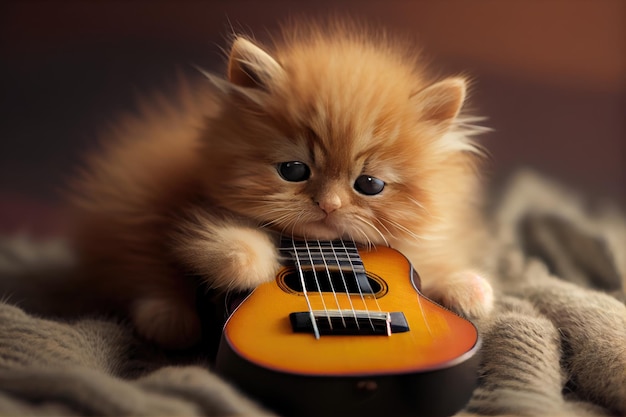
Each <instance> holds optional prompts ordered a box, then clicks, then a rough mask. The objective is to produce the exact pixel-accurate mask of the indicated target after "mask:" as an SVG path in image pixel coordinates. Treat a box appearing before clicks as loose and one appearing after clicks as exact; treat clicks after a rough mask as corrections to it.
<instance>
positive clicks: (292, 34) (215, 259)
mask: <svg viewBox="0 0 626 417" xmlns="http://www.w3.org/2000/svg"><path fill="white" fill-rule="evenodd" d="M284 35H285V36H284V37H283V40H282V41H276V44H275V46H274V47H273V48H264V47H261V46H259V45H257V44H256V43H254V42H253V41H251V40H249V39H247V38H245V37H236V38H235V39H234V41H233V44H232V48H231V50H230V56H229V60H228V68H227V77H226V79H222V78H220V77H217V76H215V75H212V74H205V75H206V77H207V78H208V80H204V83H203V84H200V85H197V86H194V87H193V89H190V88H187V89H186V90H185V91H181V93H180V99H181V100H179V101H181V102H182V104H180V105H178V107H177V105H176V104H173V103H174V102H176V100H172V101H171V103H172V104H169V103H168V101H167V100H164V99H160V100H154V101H153V102H151V103H149V104H146V105H144V109H143V114H142V115H141V116H137V117H134V118H133V117H128V118H126V119H125V120H123V121H122V122H120V123H119V125H118V126H117V127H116V129H115V130H114V131H112V132H111V133H110V135H109V136H110V137H105V145H104V149H103V150H102V152H100V153H97V154H94V155H92V156H91V158H90V159H89V160H88V164H87V169H86V170H85V172H84V175H83V176H82V177H81V178H80V179H79V180H78V181H77V183H76V193H75V196H74V202H75V205H76V207H77V209H78V210H77V216H78V217H77V227H76V234H75V242H76V246H77V249H78V251H79V254H80V257H81V260H82V265H83V267H84V268H85V271H86V274H85V275H87V276H89V277H90V278H89V284H90V285H91V288H92V291H94V292H95V293H96V294H98V296H100V297H102V299H103V300H104V301H105V302H108V303H112V305H113V306H115V307H116V308H120V309H123V311H125V312H126V313H127V314H129V315H130V317H131V318H132V321H133V323H134V324H135V326H136V328H137V330H138V331H139V333H140V334H142V335H143V336H144V337H146V338H148V339H150V340H153V341H155V342H157V343H158V344H160V345H162V346H165V347H168V348H183V347H187V346H190V345H193V344H194V343H196V342H197V341H198V340H199V338H200V321H199V318H198V316H197V313H196V310H195V307H194V297H195V290H196V288H195V283H194V281H193V280H192V279H190V278H189V277H186V276H185V275H189V274H196V275H199V276H200V277H201V278H202V280H203V281H204V282H205V283H206V284H207V285H208V286H210V287H213V288H216V289H220V290H228V289H237V290H242V289H251V288H254V287H255V286H257V285H258V284H260V283H263V282H266V281H269V280H272V279H274V277H275V273H276V272H277V270H278V268H279V267H280V262H279V255H278V250H277V247H276V245H277V242H278V241H277V239H276V236H277V235H278V234H280V233H284V234H286V235H290V236H291V235H293V236H297V237H302V238H308V239H335V238H346V239H352V240H355V241H357V242H360V243H363V244H372V245H388V246H391V247H393V248H395V249H397V250H399V251H401V252H402V253H404V254H405V255H406V256H407V257H408V258H409V260H410V261H411V262H412V264H413V265H414V266H415V268H416V269H417V270H418V271H419V273H420V275H421V278H422V289H423V292H424V294H425V295H427V296H430V297H432V298H434V299H436V300H437V301H439V302H441V303H443V304H445V305H447V306H449V307H451V308H452V309H455V310H457V311H459V312H461V313H463V314H466V315H468V316H470V317H479V316H483V315H485V314H487V313H488V312H489V311H490V309H491V307H492V303H493V301H492V298H493V297H492V289H491V286H490V285H489V283H488V282H487V280H486V279H484V278H483V277H482V276H481V275H479V274H477V273H476V272H475V270H474V266H473V265H474V264H473V263H472V258H471V250H470V249H476V248H475V247H472V245H470V244H468V242H469V241H468V239H467V237H468V236H470V235H471V234H472V232H473V231H475V230H477V229H480V227H481V226H480V223H478V219H479V218H478V217H477V210H476V204H475V200H476V198H475V197H476V195H478V191H479V189H478V186H479V180H478V175H477V173H476V171H477V162H478V160H479V159H480V157H479V155H480V152H479V150H478V148H477V146H476V145H475V144H474V143H473V142H472V140H471V139H470V137H471V136H472V135H473V134H475V133H477V132H478V131H479V129H476V128H472V127H470V126H468V125H467V124H465V123H464V121H467V120H468V119H467V118H465V117H461V116H460V115H459V114H460V111H461V107H462V105H463V102H464V100H465V96H466V80H465V79H464V78H463V77H452V78H445V79H442V80H434V79H432V78H430V77H429V76H428V75H427V73H426V69H425V68H424V65H423V64H422V63H421V62H420V61H419V56H415V55H414V54H412V53H411V50H410V48H409V47H408V46H406V45H403V44H401V43H399V42H393V41H390V40H389V39H388V38H387V37H385V36H371V35H368V34H367V31H362V30H360V29H358V28H357V27H356V26H354V25H347V24H344V25H342V24H336V25H330V26H328V27H320V26H315V25H310V26H307V27H298V28H297V29H293V30H291V31H285V33H284ZM155 102H156V103H155Z"/></svg>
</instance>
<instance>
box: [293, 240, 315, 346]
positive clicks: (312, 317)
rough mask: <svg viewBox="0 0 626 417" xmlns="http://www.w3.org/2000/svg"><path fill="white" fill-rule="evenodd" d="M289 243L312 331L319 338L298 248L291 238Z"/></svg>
mask: <svg viewBox="0 0 626 417" xmlns="http://www.w3.org/2000/svg"><path fill="white" fill-rule="evenodd" d="M291 244H292V245H293V252H294V255H295V257H296V264H297V265H296V266H297V267H298V273H299V274H300V284H301V285H302V294H304V299H305V300H306V304H307V307H308V308H309V317H310V318H311V324H312V325H313V333H314V334H315V338H316V339H319V338H320V331H319V328H318V327H317V322H316V321H315V315H314V314H313V309H312V308H311V301H310V300H309V295H308V291H307V289H306V282H305V280H304V272H303V271H302V264H301V263H300V257H299V255H298V249H297V248H296V242H295V241H294V240H293V239H292V240H291Z"/></svg>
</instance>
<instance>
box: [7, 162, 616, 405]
mask: <svg viewBox="0 0 626 417" xmlns="http://www.w3.org/2000/svg"><path fill="white" fill-rule="evenodd" d="M490 213H491V219H492V226H493V233H494V236H495V238H496V245H495V249H493V250H489V253H486V254H485V258H486V259H487V260H488V261H489V264H490V267H491V268H492V270H493V275H494V277H495V279H496V282H495V283H494V284H495V286H496V289H497V294H498V301H497V307H496V312H495V314H493V315H492V316H491V317H490V318H489V319H486V320H484V321H481V322H478V323H476V324H477V326H478V327H479V330H480V332H481V334H482V337H483V347H482V352H483V354H482V362H481V364H480V368H479V380H478V387H477V388H476V390H475V391H474V394H473V396H472V398H471V400H470V402H469V403H468V404H467V407H466V409H465V410H463V411H462V412H460V413H459V415H462V416H469V415H528V416H530V415H552V416H554V415H563V416H602V415H626V306H625V305H624V300H625V299H626V293H625V290H624V288H625V281H626V216H625V215H624V213H622V212H620V211H619V210H618V209H615V208H611V207H610V206H598V207H591V206H589V205H588V204H586V202H585V201H584V200H583V199H582V197H581V196H580V195H577V194H576V193H574V192H572V191H570V190H567V189H565V188H563V187H562V186H559V185H556V184H554V183H551V182H550V181H548V180H546V179H545V178H543V177H540V176H538V175H535V174H531V173H527V172H526V173H520V174H518V175H516V176H515V177H514V178H513V179H512V180H511V181H510V182H509V184H508V185H507V186H506V187H505V188H504V192H503V193H502V194H501V195H500V196H499V197H497V198H495V197H494V203H493V207H492V209H491V210H490ZM72 263H73V259H72V253H71V251H70V250H69V249H68V247H67V245H66V244H65V243H64V242H63V241H62V240H45V241H36V240H32V239H28V238H25V237H17V238H16V237H11V238H4V239H0V299H1V300H2V303H1V304H0V414H2V415H51V414H54V415H63V416H69V415H189V416H195V415H207V416H209V415H210V416H226V415H246V416H252V415H254V416H268V415H272V413H271V412H269V411H267V410H264V409H262V408H261V407H260V406H258V405H256V404H255V403H254V402H253V401H251V400H249V399H247V398H246V397H245V395H243V394H241V393H239V392H238V391H237V390H236V388H234V387H232V386H230V385H228V384H227V383H226V382H224V381H222V380H221V379H220V378H219V377H218V376H216V375H215V374H214V373H213V372H212V371H211V364H210V362H209V359H208V355H206V354H204V353H203V352H202V351H194V352H187V353H185V354H179V355H172V354H171V353H167V352H163V351H160V350H159V349H157V348H155V347H153V346H151V345H149V344H147V343H145V342H143V341H142V340H141V339H140V338H138V337H137V336H136V335H135V334H134V333H133V330H132V328H131V327H130V326H128V325H127V324H126V323H124V322H121V321H120V320H116V319H107V318H106V317H91V318H74V319H71V320H69V319H67V318H65V319H60V318H54V317H52V316H47V315H46V314H45V310H46V309H45V307H46V306H50V305H55V304H62V303H63V302H64V300H63V294H62V293H56V292H55V291H54V287H55V283H57V282H59V283H61V282H62V280H63V277H64V276H65V274H66V273H68V271H70V270H71V268H72ZM42 279H45V280H46V282H45V285H42V284H41V283H42V282H43V281H41V280H42ZM44 288H45V289H46V290H45V291H44V290H43V289H44Z"/></svg>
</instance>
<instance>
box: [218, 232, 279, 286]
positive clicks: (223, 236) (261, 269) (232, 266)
mask: <svg viewBox="0 0 626 417" xmlns="http://www.w3.org/2000/svg"><path fill="white" fill-rule="evenodd" d="M219 233H220V239H219V241H220V242H221V247H219V248H216V249H215V250H216V260H215V265H214V267H213V270H212V271H211V272H210V277H211V282H209V285H211V286H213V287H215V288H232V289H238V290H249V289H253V288H255V287H257V286H258V285H259V284H262V283H264V282H268V281H271V280H272V279H274V278H275V277H276V273H277V272H278V269H279V268H280V262H279V261H278V253H277V249H276V246H275V245H274V243H273V242H272V241H271V239H270V238H269V236H268V235H267V234H266V233H265V232H262V231H260V230H256V229H251V228H240V227H228V228H224V229H223V230H221V231H220V232H219Z"/></svg>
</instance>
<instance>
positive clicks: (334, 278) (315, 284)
mask: <svg viewBox="0 0 626 417" xmlns="http://www.w3.org/2000/svg"><path fill="white" fill-rule="evenodd" d="M303 275H304V283H305V286H306V290H307V292H311V293H314V292H333V291H334V292H335V293H338V294H346V293H349V294H377V293H379V292H380V291H381V290H382V289H383V288H382V286H381V284H380V283H379V282H378V281H376V280H374V279H372V278H371V277H369V276H367V275H365V274H354V273H351V272H343V274H342V273H341V272H340V271H330V272H327V271H313V270H306V271H303ZM283 282H284V284H285V285H286V286H287V288H289V289H290V290H291V291H295V292H302V278H301V277H300V273H299V272H297V271H296V270H293V269H292V270H290V271H288V272H287V273H286V274H285V275H284V276H283Z"/></svg>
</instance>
